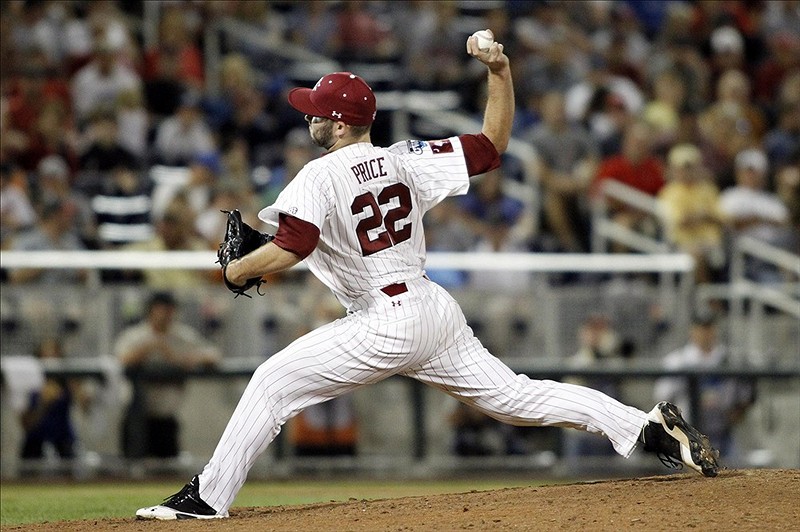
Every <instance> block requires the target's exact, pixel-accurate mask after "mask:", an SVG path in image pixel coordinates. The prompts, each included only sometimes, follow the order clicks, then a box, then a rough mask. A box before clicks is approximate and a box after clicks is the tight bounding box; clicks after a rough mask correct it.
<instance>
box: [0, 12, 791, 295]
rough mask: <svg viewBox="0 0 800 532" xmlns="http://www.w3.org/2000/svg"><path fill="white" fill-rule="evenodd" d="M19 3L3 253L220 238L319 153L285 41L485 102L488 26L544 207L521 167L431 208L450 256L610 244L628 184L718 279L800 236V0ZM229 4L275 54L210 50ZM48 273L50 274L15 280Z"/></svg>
mask: <svg viewBox="0 0 800 532" xmlns="http://www.w3.org/2000/svg"><path fill="white" fill-rule="evenodd" d="M0 17H1V18H0V30H1V31H0V35H1V36H2V37H1V38H2V43H0V44H2V52H1V53H2V57H0V98H1V100H0V128H1V129H0V133H1V135H0V162H1V163H2V201H1V202H0V203H1V207H2V234H1V237H2V248H3V249H22V250H36V249H128V248H135V249H162V250H171V249H215V248H216V246H217V244H218V242H219V239H220V238H221V236H222V233H223V230H224V227H223V223H224V217H223V216H222V215H221V214H220V213H219V210H220V209H223V208H232V207H236V208H239V209H240V210H242V211H243V213H245V215H246V217H247V218H249V219H250V221H252V222H256V220H255V213H256V212H257V211H258V209H260V208H261V207H263V206H264V205H266V204H269V203H271V202H272V201H273V200H274V199H275V197H276V195H277V193H278V192H279V191H280V190H281V189H282V188H283V186H285V184H286V183H287V182H288V181H289V180H290V179H292V177H293V176H294V175H295V174H296V172H297V171H298V170H299V169H300V168H301V167H302V166H303V164H305V163H306V162H307V161H309V160H311V159H313V158H315V157H317V156H319V155H320V151H319V149H317V148H316V147H315V146H313V145H312V144H311V142H310V140H309V138H308V134H307V131H306V130H305V126H304V123H303V117H302V116H300V115H299V113H296V112H294V111H293V110H292V109H290V108H288V105H287V103H286V98H285V93H286V92H287V91H288V90H289V89H291V88H292V87H293V86H294V85H296V84H300V83H301V82H300V81H299V80H296V79H291V77H290V75H289V73H290V72H292V71H293V70H292V69H290V68H288V67H287V68H277V67H275V62H274V61H270V60H268V59H265V52H264V50H265V49H269V47H270V46H271V45H275V44H280V43H288V44H287V46H289V45H291V46H296V47H302V48H304V49H305V50H307V51H310V52H313V53H315V54H319V55H321V56H324V57H327V58H330V59H332V60H335V61H337V62H338V63H339V64H340V65H342V68H343V69H347V68H351V69H352V70H354V71H356V72H357V73H360V72H359V71H358V70H357V69H358V67H359V66H363V65H369V67H370V69H371V71H374V68H375V67H376V66H381V65H384V66H390V67H391V68H392V69H393V70H391V71H392V72H394V73H395V75H394V76H393V79H388V80H386V79H384V80H382V81H381V82H376V83H375V85H374V86H375V88H376V90H380V89H384V88H391V89H400V90H404V89H415V90H424V91H455V92H456V93H457V94H458V95H459V97H460V101H461V102H462V103H461V110H462V111H463V112H465V113H469V114H471V115H473V116H477V115H478V114H479V113H480V110H481V109H482V99H483V98H484V97H485V95H484V93H483V91H482V90H481V88H482V87H483V84H482V79H483V76H484V74H483V71H482V69H481V68H480V65H478V64H477V62H475V61H470V58H469V57H468V56H467V54H466V53H465V52H464V41H465V38H466V37H467V36H468V35H469V34H470V33H471V32H472V31H474V30H475V29H479V28H486V27H488V28H491V29H492V31H493V32H494V34H495V36H496V40H498V41H499V42H502V43H503V44H504V46H505V51H506V53H507V54H508V55H509V56H510V57H511V60H512V67H513V70H514V78H515V83H516V87H515V91H516V101H517V113H516V119H515V120H516V121H515V125H514V136H515V137H516V138H517V139H519V140H521V141H522V142H525V143H528V144H529V145H531V146H532V147H533V148H534V150H535V152H536V154H537V163H536V168H535V171H534V175H535V178H536V180H537V182H538V186H539V187H540V190H541V194H539V195H538V196H537V198H538V199H537V201H538V202H539V205H536V206H534V207H536V208H532V206H531V205H528V204H526V203H525V202H524V201H521V200H520V199H519V198H517V197H514V195H513V194H509V193H508V191H507V187H505V186H504V183H506V182H508V181H512V180H516V181H518V182H519V183H520V184H521V185H522V186H531V184H530V183H529V182H525V181H524V180H523V179H522V178H521V177H520V170H519V168H520V164H519V162H516V163H514V161H512V160H510V159H506V160H505V161H504V165H503V168H502V169H501V170H500V171H498V172H495V173H492V174H488V175H486V176H484V177H483V178H482V179H481V180H480V181H478V184H477V185H476V186H475V187H473V189H472V190H471V192H470V193H469V195H467V196H466V197H464V198H459V199H454V200H449V201H448V202H447V204H446V206H443V207H441V209H440V210H439V211H437V212H435V213H431V219H434V218H435V220H436V224H435V227H432V228H431V231H430V233H431V234H430V240H431V242H430V244H431V246H430V247H431V249H433V250H443V249H446V250H475V249H481V250H509V251H513V250H543V251H551V252H586V251H589V250H590V245H589V243H590V235H591V217H590V212H591V205H592V202H593V201H594V200H595V199H597V197H598V195H599V194H600V193H601V189H602V186H603V183H604V182H605V181H606V180H609V179H611V180H616V181H619V182H622V183H623V184H626V185H628V186H630V187H633V188H634V189H637V190H639V191H641V192H643V193H644V194H647V195H649V196H652V197H654V198H657V199H658V201H659V203H660V204H661V206H662V207H663V209H662V210H663V213H664V214H663V220H662V222H661V223H663V228H662V229H663V232H662V233H659V232H658V230H657V229H653V228H652V227H650V225H648V223H649V224H652V220H650V221H648V220H646V219H644V217H643V216H642V213H641V212H637V211H636V210H632V209H631V208H629V206H627V205H624V204H611V205H610V206H609V215H610V216H611V217H613V219H614V220H615V221H617V222H620V223H622V224H624V225H626V226H628V227H630V228H633V229H635V230H637V231H642V232H644V233H648V232H649V233H651V234H661V236H663V238H664V239H666V240H667V241H668V242H670V243H671V244H672V245H674V246H675V248H677V249H681V250H684V251H686V252H688V253H691V254H693V255H694V256H695V257H696V259H697V260H698V264H699V267H698V273H697V275H698V280H699V281H710V280H719V279H721V278H724V275H725V268H726V261H727V258H728V256H729V250H730V242H731V239H732V238H735V237H736V236H738V235H740V234H749V235H751V236H755V237H756V238H758V239H760V240H763V241H766V242H768V243H771V244H773V245H776V246H779V247H782V248H785V249H789V250H792V251H794V252H797V249H798V245H799V244H798V241H799V240H800V239H798V227H800V170H798V168H799V167H800V2H798V1H778V0H769V1H758V0H748V1H745V0H731V1H697V2H692V1H675V2H646V1H636V0H627V1H624V0H596V1H590V2H557V1H537V2H532V1H524V0H506V1H486V2H483V1H475V2H465V1H449V0H438V1H429V0H416V1H372V2H366V1H358V0H342V1H327V2H326V1H315V2H304V1H274V2H256V1H237V0H232V1H225V2H222V1H210V0H206V1H202V0H198V1H163V2H157V3H155V2H154V3H153V4H152V5H149V6H148V5H146V4H145V3H144V2H117V1H110V0H96V1H66V0H9V1H6V2H3V3H2V11H0ZM223 19H230V20H233V21H236V22H237V23H238V24H240V25H242V26H240V27H246V28H249V29H251V30H254V31H255V34H256V35H258V36H259V37H258V43H259V46H260V47H256V46H255V45H254V44H253V41H252V40H251V41H247V40H241V42H239V41H237V40H236V39H233V38H230V37H229V38H226V39H221V40H220V43H219V46H220V51H221V56H220V58H219V61H218V62H216V61H215V63H214V64H213V65H209V60H210V58H209V57H206V55H207V54H206V45H207V44H208V43H206V39H207V38H208V32H207V31H206V30H207V29H208V28H209V27H211V25H212V24H215V23H217V22H218V21H220V20H223ZM210 66H213V67H214V70H209V67H210ZM209 76H213V77H214V83H210V81H211V80H209V79H207V78H208V77H209ZM365 77H366V76H365ZM368 79H369V78H368ZM311 83H313V82H309V81H307V80H303V81H302V84H304V85H310V84H311ZM379 101H380V99H379ZM381 114H384V115H385V116H384V117H381V116H380V115H381ZM386 115H388V112H387V111H384V112H383V113H381V112H380V111H379V121H378V123H376V126H375V134H374V135H373V138H375V139H378V140H384V137H385V136H386V135H387V132H388V131H389V128H388V127H386V124H387V122H386ZM385 140H386V141H387V142H393V141H396V140H400V139H391V138H387V139H385ZM534 215H535V216H537V217H538V218H539V219H536V220H533V219H532V217H533V216H534ZM431 225H432V226H433V225H434V224H433V223H431ZM79 273H80V272H76V279H77V278H79ZM441 275H442V276H447V275H449V273H448V272H442V273H441ZM458 275H459V274H458V273H457V272H453V276H451V277H450V278H449V279H440V280H443V281H444V282H451V283H459V282H461V280H460V279H459V278H458ZM197 276H198V274H192V276H191V277H189V278H187V279H185V281H186V282H187V283H189V282H195V281H196V280H197V279H196V277H197ZM32 279H41V280H46V279H47V272H43V271H38V272H37V271H16V272H13V275H10V280H11V281H16V282H23V281H29V280H32ZM58 279H59V276H56V277H55V278H54V279H53V280H58ZM61 280H63V278H61ZM148 281H152V282H151V284H153V285H154V286H156V287H158V285H159V283H161V285H162V286H175V283H176V282H177V283H178V284H180V282H181V280H180V279H170V280H164V279H161V280H158V279H151V280H148Z"/></svg>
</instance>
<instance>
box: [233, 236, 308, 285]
mask: <svg viewBox="0 0 800 532" xmlns="http://www.w3.org/2000/svg"><path fill="white" fill-rule="evenodd" d="M298 262H300V257H298V256H297V255H295V254H294V253H292V252H291V251H286V250H285V249H282V248H280V247H278V246H276V245H275V244H274V243H273V242H270V243H269V244H266V245H264V246H261V247H260V248H258V249H257V250H255V251H253V252H252V253H250V254H248V255H245V256H244V257H242V258H241V259H238V260H235V261H233V262H231V263H230V264H228V267H227V268H226V269H225V277H226V278H227V279H228V281H230V282H231V283H233V284H235V285H243V284H244V283H245V281H247V280H248V279H250V278H252V277H261V276H262V275H267V274H270V273H277V272H281V271H283V270H288V269H289V268H291V267H292V266H294V265H295V264H297V263H298Z"/></svg>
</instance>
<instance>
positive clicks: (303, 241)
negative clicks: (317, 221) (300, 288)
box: [273, 214, 319, 260]
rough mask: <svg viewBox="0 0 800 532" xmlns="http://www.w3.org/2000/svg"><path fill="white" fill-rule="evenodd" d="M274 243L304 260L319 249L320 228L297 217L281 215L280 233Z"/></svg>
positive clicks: (279, 222) (279, 217) (279, 218)
mask: <svg viewBox="0 0 800 532" xmlns="http://www.w3.org/2000/svg"><path fill="white" fill-rule="evenodd" d="M273 242H274V243H275V245H276V246H278V247H279V248H281V249H283V250H286V251H289V252H291V253H294V254H295V255H297V256H298V257H300V260H303V259H304V258H306V257H308V256H309V255H311V252H312V251H314V249H315V248H316V247H317V242H319V228H317V226H316V225H314V224H312V223H310V222H306V221H305V220H301V219H300V218H297V217H295V216H290V215H288V214H280V215H278V232H277V233H276V234H275V240H273Z"/></svg>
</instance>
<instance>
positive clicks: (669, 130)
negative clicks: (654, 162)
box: [642, 69, 686, 147]
mask: <svg viewBox="0 0 800 532" xmlns="http://www.w3.org/2000/svg"><path fill="white" fill-rule="evenodd" d="M651 93H652V94H653V99H652V100H650V101H648V102H647V104H645V106H644V109H643V110H642V119H643V120H644V121H645V122H646V123H647V124H648V125H649V126H650V127H651V128H653V135H654V136H655V145H656V147H663V146H671V145H672V144H674V143H675V140H676V139H677V137H678V135H679V129H680V126H681V112H682V111H683V110H684V109H685V106H686V84H685V83H684V81H683V78H682V77H681V75H680V74H679V73H678V72H677V71H675V70H671V69H667V70H664V71H662V72H659V73H658V74H657V75H656V77H655V78H653V80H652V87H651Z"/></svg>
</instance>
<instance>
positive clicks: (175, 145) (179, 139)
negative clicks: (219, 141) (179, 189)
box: [154, 91, 216, 166]
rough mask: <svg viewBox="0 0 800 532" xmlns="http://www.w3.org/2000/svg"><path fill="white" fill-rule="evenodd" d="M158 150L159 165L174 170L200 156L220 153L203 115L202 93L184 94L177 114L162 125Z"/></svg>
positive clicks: (158, 137)
mask: <svg viewBox="0 0 800 532" xmlns="http://www.w3.org/2000/svg"><path fill="white" fill-rule="evenodd" d="M154 150H155V159H156V160H157V161H158V162H160V163H162V164H167V165H171V166H184V165H187V164H189V162H191V161H192V159H194V158H195V156H196V155H197V154H198V153H210V152H214V151H216V143H215V142H214V137H213V136H212V134H211V130H210V129H209V127H208V126H207V125H206V123H205V122H204V120H203V114H202V113H201V111H200V94H199V93H198V92H195V91H186V92H184V94H183V95H182V96H181V103H180V106H179V107H178V110H177V111H176V112H175V114H174V115H173V116H170V117H169V118H166V119H164V120H163V121H162V122H161V124H159V126H158V130H157V132H156V139H155V146H154Z"/></svg>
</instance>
